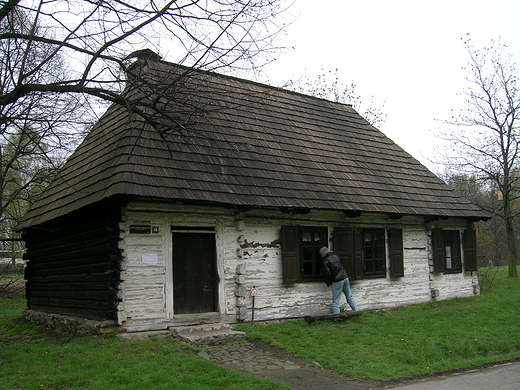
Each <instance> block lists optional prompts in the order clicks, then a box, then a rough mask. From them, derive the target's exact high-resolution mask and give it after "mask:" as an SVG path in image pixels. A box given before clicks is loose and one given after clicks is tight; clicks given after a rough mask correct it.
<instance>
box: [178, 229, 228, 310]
mask: <svg viewBox="0 0 520 390" xmlns="http://www.w3.org/2000/svg"><path fill="white" fill-rule="evenodd" d="M217 286H218V277H217V270H216V254H215V235H214V234H210V233H173V304H174V307H173V309H174V313H175V314H189V313H207V312H212V311H216V309H217Z"/></svg>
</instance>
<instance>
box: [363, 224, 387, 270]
mask: <svg viewBox="0 0 520 390" xmlns="http://www.w3.org/2000/svg"><path fill="white" fill-rule="evenodd" d="M361 235H362V237H363V244H362V249H361V250H362V253H363V277H364V278H365V279H373V278H386V268H387V267H386V262H387V257H386V231H385V229H384V228H362V229H361ZM368 235H370V245H367V244H366V243H367V241H366V237H367V236H368ZM378 251H380V252H379V253H378ZM368 253H372V254H373V255H372V256H371V257H370V258H369V257H368ZM370 264H372V265H374V266H373V267H372V266H371V267H370V268H371V269H372V270H371V271H369V270H368V268H369V265H370Z"/></svg>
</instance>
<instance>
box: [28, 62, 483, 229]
mask: <svg viewBox="0 0 520 390" xmlns="http://www.w3.org/2000/svg"><path fill="white" fill-rule="evenodd" d="M141 64H142V63H141ZM145 71H146V74H147V75H149V76H151V77H152V79H153V80H158V81H159V83H158V84H157V87H156V88H152V89H149V90H147V91H145V92H144V93H143V99H147V101H151V100H152V98H153V97H154V95H155V94H157V93H162V90H161V86H166V85H169V83H168V82H167V81H166V80H172V79H173V78H174V77H177V76H178V75H179V74H181V73H183V72H187V73H186V75H185V77H183V78H179V82H176V83H175V88H173V87H168V89H167V92H168V94H169V95H168V99H169V100H168V103H164V104H163V111H164V112H165V113H167V114H168V115H170V116H174V115H175V116H176V119H175V118H174V121H175V123H176V124H173V123H172V122H168V126H169V127H170V129H169V131H164V130H165V128H155V129H154V128H153V127H152V126H150V125H149V124H148V123H146V121H144V120H143V119H142V118H141V117H140V116H137V115H135V114H133V115H132V114H130V113H129V112H128V111H127V110H126V109H125V108H124V107H122V106H120V105H113V106H112V107H110V108H109V109H108V111H107V112H106V113H105V114H104V115H103V117H102V118H101V119H100V120H99V122H98V123H97V124H96V125H95V126H94V128H93V129H92V130H91V131H90V133H89V134H88V135H87V137H86V138H85V140H84V141H83V143H82V144H81V145H80V146H79V147H78V148H77V150H76V151H75V152H74V153H73V155H72V156H71V157H70V158H69V160H68V161H67V163H66V164H65V166H64V168H63V169H62V171H61V173H60V175H59V177H58V178H56V180H54V182H53V183H51V185H50V186H49V187H48V188H47V189H46V190H45V191H44V193H43V194H42V196H41V197H40V198H39V200H38V201H37V202H36V203H35V204H34V205H33V207H32V208H31V209H30V210H29V212H28V213H27V214H26V216H25V217H24V220H23V221H22V222H21V223H20V224H19V226H18V228H19V229H22V228H25V227H29V226H33V225H38V224H41V223H43V222H46V221H48V220H51V219H54V218H57V217H59V216H62V215H65V214H67V213H69V212H72V211H74V210H77V209H80V208H82V207H84V206H87V205H89V204H92V203H95V202H98V201H101V200H103V199H106V198H108V197H111V196H113V195H121V194H123V195H135V196H142V197H151V198H157V199H163V200H176V201H193V202H203V203H208V204H223V205H234V206H253V207H288V208H291V207H294V208H307V209H324V210H325V209H329V210H344V211H362V212H377V213H396V214H404V215H425V216H440V217H468V218H485V217H487V214H486V213H485V212H483V211H482V210H481V209H480V208H478V207H477V206H476V205H474V204H472V203H471V202H469V201H468V200H466V199H464V198H462V197H461V196H460V195H458V193H457V192H456V191H454V190H453V189H452V188H451V187H449V186H447V185H446V184H445V183H444V182H443V181H442V180H440V179H439V178H437V177H436V176H435V175H434V174H433V173H431V172H430V171H429V170H428V169H427V168H426V167H424V166H423V165H421V164H420V163H419V162H418V161H417V160H416V159H414V158H413V157H412V156H410V155H409V154H408V153H406V152H405V151H404V150H403V149H401V148H400V147H399V146H398V145H396V144H395V143H394V142H393V141H392V140H390V139H389V138H387V137H386V136H385V135H384V134H383V133H381V132H380V131H379V130H378V129H376V128H375V127H373V126H371V125H370V124H369V123H368V122H367V121H366V120H365V119H363V118H362V117H361V116H360V115H359V114H358V113H357V112H356V111H355V110H354V109H353V108H352V107H351V106H349V105H345V104H340V103H335V102H330V101H327V100H323V99H318V98H315V97H311V96H307V95H303V94H299V93H294V92H290V91H286V90H282V89H279V88H274V87H270V86H267V85H263V84H258V83H254V82H251V81H247V80H241V79H238V78H233V77H228V76H222V75H219V74H216V73H210V72H202V71H189V70H188V69H187V68H183V67H180V66H178V65H174V64H171V63H168V62H164V61H148V63H147V65H146V66H145ZM179 72H180V73H179ZM163 89H164V91H166V88H163ZM174 89H175V91H173V90H174ZM139 91H141V92H142V91H143V88H141V89H139ZM134 92H135V91H134ZM136 93H137V92H136ZM164 121H165V119H164V118H163V122H164ZM172 129H173V130H172Z"/></svg>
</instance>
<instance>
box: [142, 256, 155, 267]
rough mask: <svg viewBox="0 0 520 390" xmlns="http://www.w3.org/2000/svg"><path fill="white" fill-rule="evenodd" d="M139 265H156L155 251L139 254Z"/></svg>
mask: <svg viewBox="0 0 520 390" xmlns="http://www.w3.org/2000/svg"><path fill="white" fill-rule="evenodd" d="M141 265H144V266H152V267H153V266H157V255H156V254H155V253H144V254H143V255H141Z"/></svg>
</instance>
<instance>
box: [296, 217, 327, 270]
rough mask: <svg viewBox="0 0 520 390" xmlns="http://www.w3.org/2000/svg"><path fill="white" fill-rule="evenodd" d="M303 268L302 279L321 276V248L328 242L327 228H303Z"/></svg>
mask: <svg viewBox="0 0 520 390" xmlns="http://www.w3.org/2000/svg"><path fill="white" fill-rule="evenodd" d="M300 234H301V240H300V241H301V248H302V251H301V257H302V258H301V265H302V266H301V270H302V274H301V277H302V279H316V278H321V256H320V249H321V248H322V247H324V246H328V244H327V228H318V227H302V228H301V233H300Z"/></svg>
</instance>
